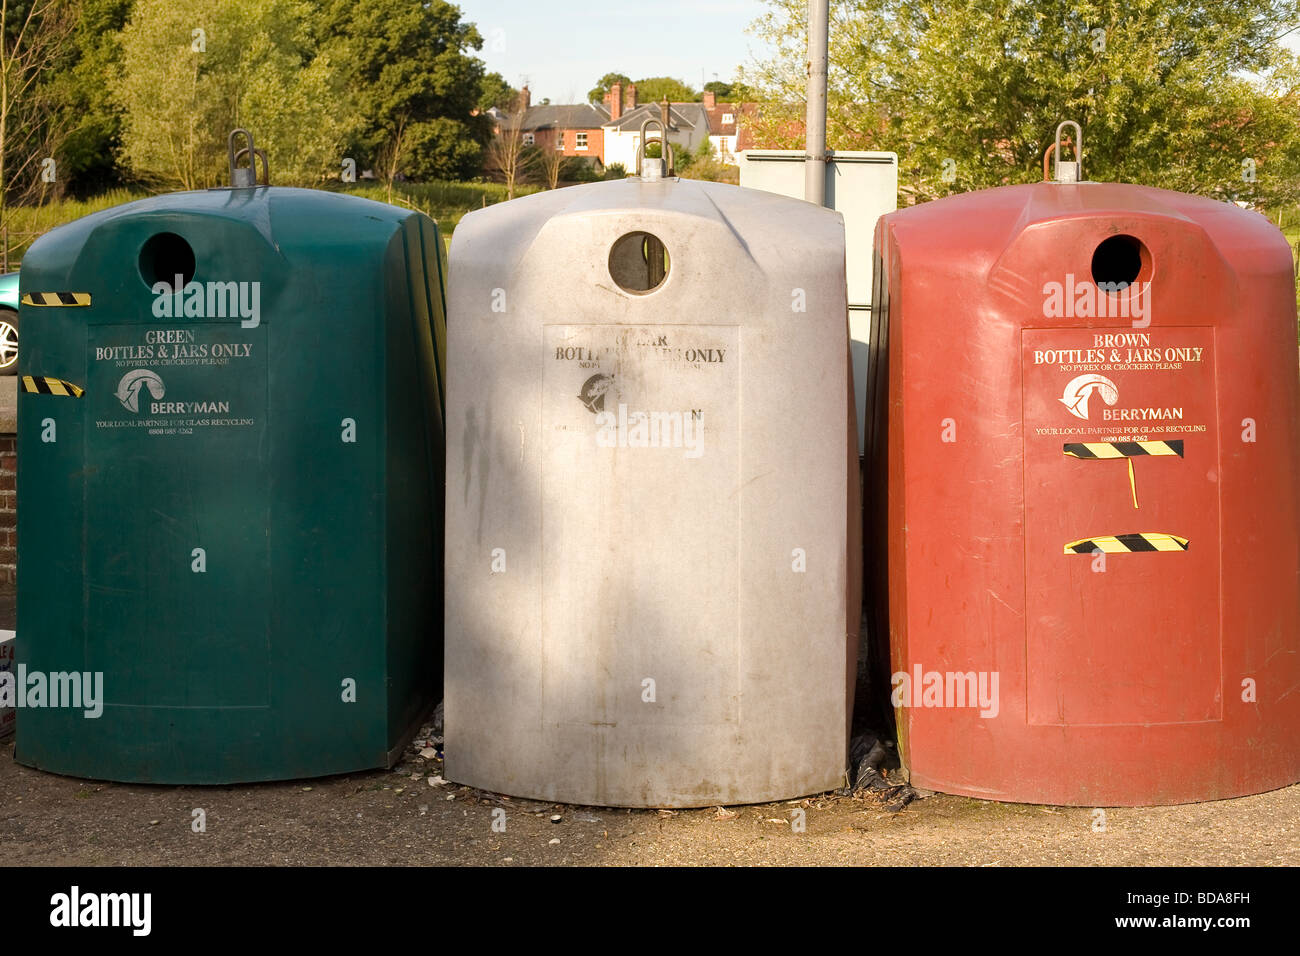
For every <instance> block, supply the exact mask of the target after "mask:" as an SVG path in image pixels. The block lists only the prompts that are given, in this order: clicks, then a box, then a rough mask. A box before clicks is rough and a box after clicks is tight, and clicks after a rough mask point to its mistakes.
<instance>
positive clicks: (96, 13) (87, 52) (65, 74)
mask: <svg viewBox="0 0 1300 956" xmlns="http://www.w3.org/2000/svg"><path fill="white" fill-rule="evenodd" d="M63 5H64V7H65V8H66V9H67V12H68V15H69V16H70V17H71V19H72V31H71V33H70V35H68V36H67V37H66V38H64V39H63V40H62V41H61V42H60V43H59V54H58V56H57V58H56V60H55V62H54V64H53V66H52V68H51V69H50V70H49V71H48V74H47V76H46V77H45V78H43V79H42V80H41V81H40V83H39V84H38V88H37V90H35V91H34V95H35V97H36V99H37V100H39V101H40V102H42V103H44V104H45V105H46V109H47V111H48V112H47V121H48V122H49V124H50V125H51V126H52V127H54V128H56V129H59V130H62V131H63V135H62V136H61V140H60V142H59V143H58V147H57V152H58V155H57V156H56V157H55V158H56V160H57V164H58V165H57V177H58V178H57V187H58V189H59V191H61V192H62V191H67V192H71V193H73V194H75V195H79V196H88V195H92V194H94V193H97V192H100V191H102V190H104V189H105V188H107V187H109V186H114V185H118V184H119V183H120V182H121V178H122V177H121V170H120V169H119V168H118V166H117V162H116V159H115V155H114V154H115V151H116V150H117V148H118V146H119V145H120V133H121V126H122V116H121V110H120V109H119V108H118V106H117V104H116V103H115V102H114V100H113V95H112V89H111V86H110V84H109V82H108V80H109V77H110V76H111V75H112V74H113V73H114V72H115V69H116V62H117V58H118V54H119V50H118V44H117V33H118V31H120V30H121V29H122V27H123V25H125V23H126V19H127V15H128V14H129V13H130V10H131V0H72V2H66V3H64V4H63Z"/></svg>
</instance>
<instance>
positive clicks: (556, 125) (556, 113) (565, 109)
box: [520, 103, 609, 130]
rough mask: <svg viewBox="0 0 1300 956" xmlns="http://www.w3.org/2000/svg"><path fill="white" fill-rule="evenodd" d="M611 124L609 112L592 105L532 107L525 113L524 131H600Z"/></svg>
mask: <svg viewBox="0 0 1300 956" xmlns="http://www.w3.org/2000/svg"><path fill="white" fill-rule="evenodd" d="M608 122H609V110H608V109H606V108H605V107H603V106H599V105H594V104H591V103H579V104H576V105H573V106H554V105H552V106H531V107H529V108H528V111H527V112H526V113H524V121H523V124H522V125H521V126H520V129H523V130H537V129H600V128H601V127H602V126H604V125H605V124H606V123H608Z"/></svg>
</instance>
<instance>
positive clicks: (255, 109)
mask: <svg viewBox="0 0 1300 956" xmlns="http://www.w3.org/2000/svg"><path fill="white" fill-rule="evenodd" d="M310 15H311V8H310V7H309V6H308V5H307V4H306V3H304V2H301V0H136V5H135V8H134V10H133V12H132V14H131V19H130V21H129V22H128V23H127V25H126V27H125V28H124V29H123V30H122V33H121V40H120V42H121V49H122V59H121V66H120V71H119V72H118V74H117V76H116V79H115V83H114V92H115V95H116V97H117V100H118V102H119V103H120V104H121V106H122V109H123V111H124V116H125V122H124V126H123V130H122V159H123V160H124V162H125V164H126V165H127V166H128V167H129V168H130V169H131V170H132V172H133V173H134V174H135V175H136V176H138V177H139V178H141V179H143V180H145V181H147V182H151V183H155V184H158V185H164V186H179V187H181V188H184V189H198V188H201V187H204V186H212V185H216V184H217V183H224V182H225V181H226V179H227V172H226V167H227V150H226V136H227V134H228V133H229V131H230V130H231V129H232V128H233V127H236V126H243V127H246V128H248V129H249V130H251V131H252V133H253V135H254V137H255V138H256V142H257V145H258V146H259V147H261V148H263V149H265V150H266V152H267V155H268V156H269V158H270V167H271V173H272V175H273V177H274V181H275V182H279V183H282V184H283V183H300V184H310V183H314V182H319V181H320V179H321V177H322V176H323V175H325V174H326V173H327V172H330V171H333V170H336V169H338V168H339V164H340V162H341V161H342V157H343V155H344V154H343V149H342V146H343V142H344V140H345V138H346V136H347V135H348V133H349V132H350V128H351V126H352V123H353V121H354V114H353V111H352V109H351V106H350V103H349V100H348V97H347V95H346V90H345V89H344V87H343V84H342V82H341V81H342V76H341V74H340V73H339V72H338V71H337V70H335V68H334V64H333V63H332V62H331V60H330V58H329V57H328V56H327V55H324V54H318V53H316V51H315V46H314V39H313V37H312V35H311V30H310V27H311V23H310ZM160 91H165V95H160Z"/></svg>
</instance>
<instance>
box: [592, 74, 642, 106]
mask: <svg viewBox="0 0 1300 956" xmlns="http://www.w3.org/2000/svg"><path fill="white" fill-rule="evenodd" d="M631 82H632V78H631V77H630V76H627V75H626V74H624V73H606V74H605V75H604V76H602V77H601V78H600V81H599V82H598V83H597V84H596V85H595V86H594V87H593V88H592V89H591V90H589V91H588V92H587V102H588V103H603V102H604V101H605V94H606V93H608V92H609V91H610V88H611V87H613V85H614V84H615V83H621V84H623V89H625V90H626V89H627V87H628V84H629V83H631Z"/></svg>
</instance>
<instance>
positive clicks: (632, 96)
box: [624, 83, 636, 113]
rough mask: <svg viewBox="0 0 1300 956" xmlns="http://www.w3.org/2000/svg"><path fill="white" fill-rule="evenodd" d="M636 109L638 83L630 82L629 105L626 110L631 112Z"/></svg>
mask: <svg viewBox="0 0 1300 956" xmlns="http://www.w3.org/2000/svg"><path fill="white" fill-rule="evenodd" d="M634 109H636V84H635V83H629V84H628V85H627V105H626V107H625V108H624V110H625V112H628V113H630V112H632V111H633V110H634Z"/></svg>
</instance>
